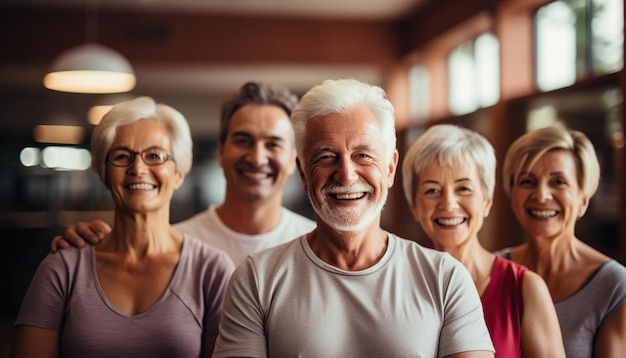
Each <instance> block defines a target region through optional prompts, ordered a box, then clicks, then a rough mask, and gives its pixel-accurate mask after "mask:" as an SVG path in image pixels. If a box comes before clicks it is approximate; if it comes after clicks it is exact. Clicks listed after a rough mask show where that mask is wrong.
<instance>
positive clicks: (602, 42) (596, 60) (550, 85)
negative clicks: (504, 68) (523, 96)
mask: <svg viewBox="0 0 626 358" xmlns="http://www.w3.org/2000/svg"><path fill="white" fill-rule="evenodd" d="M623 13H624V6H623V1H622V0H558V1H555V2H552V3H550V4H547V5H545V6H542V7H541V8H539V9H538V10H537V13H536V14H535V29H536V40H535V41H536V42H535V45H536V82H537V86H538V87H539V89H541V90H543V91H549V90H553V89H557V88H562V87H566V86H569V85H572V84H574V83H575V82H576V80H577V79H579V78H583V77H587V76H590V75H598V74H606V73H612V72H617V71H620V70H621V69H622V67H623V58H624V54H623V50H622V46H623V43H624V35H623V32H624V17H623Z"/></svg>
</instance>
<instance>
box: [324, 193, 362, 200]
mask: <svg viewBox="0 0 626 358" xmlns="http://www.w3.org/2000/svg"><path fill="white" fill-rule="evenodd" d="M365 194H366V193H364V192H361V193H342V194H330V196H331V197H333V198H334V199H337V200H358V199H361V198H363V197H364V196H365Z"/></svg>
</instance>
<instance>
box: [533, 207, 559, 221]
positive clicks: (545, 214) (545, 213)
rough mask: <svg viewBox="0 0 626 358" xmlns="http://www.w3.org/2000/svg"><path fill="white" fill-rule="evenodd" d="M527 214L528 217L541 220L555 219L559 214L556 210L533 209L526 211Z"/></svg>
mask: <svg viewBox="0 0 626 358" xmlns="http://www.w3.org/2000/svg"><path fill="white" fill-rule="evenodd" d="M526 212H527V213H528V215H530V216H532V217H535V218H540V219H547V218H552V217H555V216H556V215H557V214H558V213H559V212H558V211H556V210H532V209H528V210H526Z"/></svg>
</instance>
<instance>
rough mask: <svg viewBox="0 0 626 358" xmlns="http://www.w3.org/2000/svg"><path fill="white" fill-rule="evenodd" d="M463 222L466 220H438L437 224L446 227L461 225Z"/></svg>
mask: <svg viewBox="0 0 626 358" xmlns="http://www.w3.org/2000/svg"><path fill="white" fill-rule="evenodd" d="M463 221H465V219H464V218H453V219H437V222H438V223H439V224H441V225H445V226H454V225H459V224H461V223H462V222H463Z"/></svg>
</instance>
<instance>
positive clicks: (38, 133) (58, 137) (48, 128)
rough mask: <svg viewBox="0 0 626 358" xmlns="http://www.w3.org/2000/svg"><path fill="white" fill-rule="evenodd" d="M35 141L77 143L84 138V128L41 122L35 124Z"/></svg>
mask: <svg viewBox="0 0 626 358" xmlns="http://www.w3.org/2000/svg"><path fill="white" fill-rule="evenodd" d="M33 135H34V137H35V141H37V142H40V143H59V144H79V143H82V141H83V138H85V129H84V128H83V127H81V126H61V125H48V124H41V125H38V126H35V130H34V132H33Z"/></svg>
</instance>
